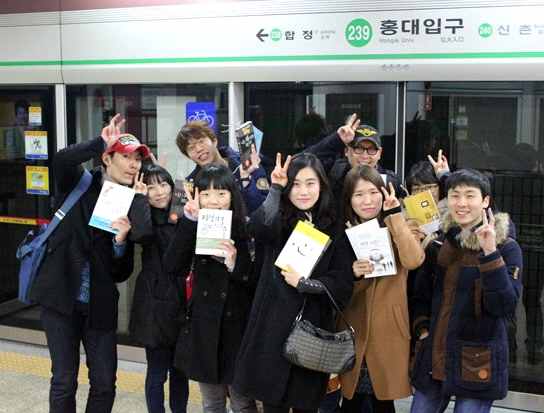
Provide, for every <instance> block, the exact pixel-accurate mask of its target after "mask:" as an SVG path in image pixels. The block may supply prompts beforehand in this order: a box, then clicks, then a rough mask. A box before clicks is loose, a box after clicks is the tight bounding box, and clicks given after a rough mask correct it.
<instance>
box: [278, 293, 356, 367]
mask: <svg viewBox="0 0 544 413" xmlns="http://www.w3.org/2000/svg"><path fill="white" fill-rule="evenodd" d="M324 287H325V286H324ZM325 292H326V294H327V296H328V297H329V299H330V301H331V303H332V305H333V306H334V308H335V309H336V311H337V312H338V314H340V317H342V320H343V321H344V323H345V324H346V325H347V326H348V328H347V329H346V330H342V331H339V332H337V333H333V332H330V331H327V330H323V329H322V328H319V327H316V326H314V325H313V324H312V323H311V322H309V321H308V320H304V319H303V318H302V313H303V312H304V307H305V306H306V298H305V299H304V303H303V304H302V308H301V309H300V311H299V313H298V315H297V317H296V318H295V321H294V322H293V326H292V328H291V332H290V333H289V336H288V337H287V340H286V341H285V344H284V345H283V356H284V357H285V358H286V359H287V360H289V361H290V362H291V363H293V364H295V365H297V366H300V367H304V368H307V369H309V370H315V371H320V372H323V373H335V374H341V373H344V372H346V371H349V370H351V369H352V368H353V366H354V365H355V330H353V327H352V326H351V325H350V324H349V323H348V322H347V320H346V318H345V317H344V314H343V313H342V311H340V308H339V307H338V304H336V301H334V298H332V295H331V293H330V292H329V290H328V289H327V288H326V287H325Z"/></svg>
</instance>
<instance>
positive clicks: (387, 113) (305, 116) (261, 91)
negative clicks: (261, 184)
mask: <svg viewBox="0 0 544 413" xmlns="http://www.w3.org/2000/svg"><path fill="white" fill-rule="evenodd" d="M396 96H397V85H396V83H381V82H375V83H362V82H349V83H348V82H289V83H246V93H245V104H246V110H245V113H246V118H247V119H248V120H251V121H253V123H254V124H255V126H257V127H258V128H259V129H261V130H262V131H263V132H264V138H263V143H262V147H261V154H262V155H263V157H264V158H265V160H266V159H274V157H275V154H276V152H281V153H284V154H288V153H295V152H299V151H302V150H304V149H305V148H308V147H309V146H311V145H313V144H315V143H317V142H318V141H319V140H321V139H323V138H324V137H325V136H327V135H328V134H330V133H333V132H335V131H336V130H337V129H338V127H339V126H341V125H343V124H344V122H345V120H346V118H347V117H348V116H349V115H351V114H352V113H356V114H357V116H358V117H359V118H360V119H361V120H362V122H363V123H366V124H370V125H372V126H374V127H376V128H377V129H378V130H379V132H380V134H381V136H382V145H383V148H384V150H383V154H382V159H381V164H382V166H384V167H385V168H387V169H392V170H394V169H395V150H396ZM339 156H343V154H342V153H340V154H339Z"/></svg>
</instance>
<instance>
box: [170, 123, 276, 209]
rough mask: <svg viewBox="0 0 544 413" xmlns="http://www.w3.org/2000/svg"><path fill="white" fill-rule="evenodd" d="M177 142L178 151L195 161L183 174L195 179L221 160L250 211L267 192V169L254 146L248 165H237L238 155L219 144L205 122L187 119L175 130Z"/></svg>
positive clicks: (190, 179) (189, 179)
mask: <svg viewBox="0 0 544 413" xmlns="http://www.w3.org/2000/svg"><path fill="white" fill-rule="evenodd" d="M176 144H177V146H178V148H179V150H180V152H181V153H182V154H183V155H185V156H186V157H188V158H189V159H191V160H192V161H193V162H195V163H196V166H195V168H194V169H193V171H192V172H191V173H190V174H189V175H188V176H187V177H186V179H187V180H188V181H192V180H194V179H195V177H196V175H197V174H198V172H199V171H200V170H201V169H202V168H203V167H204V166H206V165H209V164H212V163H220V164H223V165H226V166H227V167H228V168H229V170H230V171H231V172H232V174H233V176H234V180H235V182H236V183H237V185H238V187H239V189H240V191H241V193H242V197H243V199H244V201H245V203H246V206H247V210H248V212H249V213H251V212H252V211H254V210H256V209H257V208H258V207H259V206H260V205H261V204H262V203H263V201H264V200H265V198H266V195H267V194H268V189H269V184H268V179H267V178H266V172H265V170H264V168H263V167H262V166H261V165H260V163H261V159H260V157H259V154H258V153H256V151H255V148H253V153H252V155H251V163H250V165H249V167H248V168H244V167H243V165H241V164H240V154H239V153H238V152H236V151H234V150H233V149H232V148H230V147H229V146H221V147H218V141H217V137H216V136H215V133H214V132H213V130H212V129H211V128H210V127H209V126H208V125H207V124H206V123H205V122H200V121H196V122H188V123H186V124H185V125H184V126H183V127H182V128H181V129H180V131H179V132H178V135H177V137H176Z"/></svg>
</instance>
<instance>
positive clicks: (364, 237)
mask: <svg viewBox="0 0 544 413" xmlns="http://www.w3.org/2000/svg"><path fill="white" fill-rule="evenodd" d="M346 235H347V236H348V239H349V242H350V244H351V247H352V248H353V251H354V252H355V256H356V257H357V259H358V260H363V259H364V260H367V261H370V263H371V264H372V265H373V266H374V271H373V272H372V273H370V274H366V275H365V278H373V277H382V276H385V275H394V274H396V273H397V265H396V262H395V253H394V251H393V247H392V244H391V237H390V235H389V230H388V229H387V228H385V227H383V228H382V227H380V226H379V224H378V221H377V220H376V219H373V220H370V221H368V222H365V223H363V224H360V225H356V226H354V227H351V228H348V229H346Z"/></svg>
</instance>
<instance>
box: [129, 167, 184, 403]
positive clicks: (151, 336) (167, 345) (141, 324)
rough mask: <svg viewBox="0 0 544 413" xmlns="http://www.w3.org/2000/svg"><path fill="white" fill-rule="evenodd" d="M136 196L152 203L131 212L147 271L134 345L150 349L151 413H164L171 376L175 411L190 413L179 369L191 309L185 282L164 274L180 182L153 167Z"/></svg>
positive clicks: (139, 288) (140, 284)
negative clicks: (179, 347)
mask: <svg viewBox="0 0 544 413" xmlns="http://www.w3.org/2000/svg"><path fill="white" fill-rule="evenodd" d="M135 190H136V191H137V192H140V193H143V194H146V195H147V197H136V198H135V199H134V202H133V206H132V208H131V211H130V220H131V222H132V223H133V225H132V229H131V232H130V237H131V239H132V240H133V241H134V242H137V243H139V244H141V245H142V271H141V272H140V274H139V275H138V279H137V281H136V288H135V290H134V298H133V301H132V310H131V316H130V325H129V330H130V333H131V335H132V337H133V339H134V340H136V341H137V342H138V343H140V344H142V345H143V346H144V347H145V353H146V359H147V372H146V378H145V396H146V402H147V409H148V411H149V412H150V413H164V411H165V410H164V383H165V382H166V378H167V376H168V373H169V374H170V379H169V385H170V409H171V410H172V412H173V413H185V412H186V411H187V400H188V398H189V383H188V379H187V377H185V375H184V374H183V372H181V371H179V370H177V369H175V368H174V350H175V346H176V340H177V337H178V334H179V330H180V317H181V314H182V313H183V308H184V307H185V299H184V288H183V281H182V280H183V279H182V278H180V277H175V276H173V275H172V274H170V273H167V272H166V271H164V268H163V262H162V256H163V254H164V253H165V252H166V249H167V247H168V245H169V244H170V241H171V239H172V238H173V236H174V232H175V228H176V226H175V225H174V224H171V223H169V222H168V211H169V208H170V202H171V199H172V193H173V190H174V182H173V180H172V177H171V176H170V174H169V173H168V171H166V170H165V169H164V168H162V167H160V166H158V165H151V166H149V167H148V168H147V169H145V170H144V173H143V177H142V176H140V177H139V179H138V180H137V181H136V184H135ZM179 275H181V274H179Z"/></svg>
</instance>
